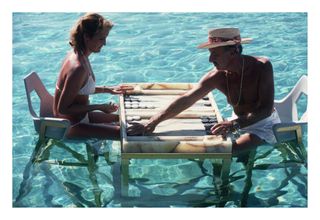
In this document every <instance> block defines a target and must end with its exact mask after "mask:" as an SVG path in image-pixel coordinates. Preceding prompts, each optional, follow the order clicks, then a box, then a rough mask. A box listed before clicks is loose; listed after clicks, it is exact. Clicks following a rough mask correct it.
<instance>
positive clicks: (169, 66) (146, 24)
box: [12, 13, 307, 207]
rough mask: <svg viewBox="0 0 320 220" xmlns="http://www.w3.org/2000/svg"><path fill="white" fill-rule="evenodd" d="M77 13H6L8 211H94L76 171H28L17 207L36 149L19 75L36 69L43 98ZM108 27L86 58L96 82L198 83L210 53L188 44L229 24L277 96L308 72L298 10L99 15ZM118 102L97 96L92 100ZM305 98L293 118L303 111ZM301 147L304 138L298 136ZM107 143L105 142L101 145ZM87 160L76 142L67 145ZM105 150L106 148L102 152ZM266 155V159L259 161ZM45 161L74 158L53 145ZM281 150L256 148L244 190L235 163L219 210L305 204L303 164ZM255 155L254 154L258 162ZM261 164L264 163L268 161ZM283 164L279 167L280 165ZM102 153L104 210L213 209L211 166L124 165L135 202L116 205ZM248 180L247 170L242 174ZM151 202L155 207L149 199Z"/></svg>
mask: <svg viewBox="0 0 320 220" xmlns="http://www.w3.org/2000/svg"><path fill="white" fill-rule="evenodd" d="M80 15H81V14H80V13H14V14H13V46H12V48H13V103H12V104H13V137H12V140H13V154H12V155H13V164H12V165H13V192H12V193H13V206H25V207H39V206H40V207H43V206H44V207H53V206H58V207H73V206H96V205H97V204H96V203H95V200H94V193H93V191H94V190H96V188H92V183H91V182H90V180H89V179H88V176H89V173H88V171H87V169H86V168H84V167H63V166H51V165H49V164H47V163H42V164H40V165H37V166H35V167H33V168H32V173H33V175H32V179H30V181H29V184H27V185H26V186H24V188H25V189H30V190H29V191H28V192H29V193H28V194H26V195H25V196H23V198H22V199H21V200H20V201H19V203H16V202H15V199H16V198H17V196H18V195H19V189H20V184H21V182H22V180H23V171H24V169H25V167H26V165H27V163H28V161H29V159H30V156H31V153H32V151H33V149H34V147H35V145H36V141H37V134H36V133H35V131H34V128H33V122H32V119H31V116H30V114H29V112H28V106H27V101H26V96H25V90H24V85H23V77H24V76H25V75H27V74H28V73H29V72H31V71H36V72H37V73H38V74H39V76H40V78H41V80H42V81H43V82H44V84H45V86H46V88H47V89H48V90H49V92H51V93H53V92H54V87H55V80H56V77H57V74H58V72H59V68H60V65H61V62H62V59H63V58H64V56H65V54H66V52H67V51H68V50H69V49H70V47H69V45H68V37H69V30H70V28H71V27H72V25H73V24H74V22H75V21H76V20H77V19H78V17H79V16H80ZM103 15H104V16H105V17H107V18H109V19H111V20H112V21H113V22H114V23H115V26H114V28H113V29H112V31H111V32H110V35H109V37H108V39H107V45H106V47H104V48H103V49H102V51H101V52H100V53H99V54H93V55H92V56H91V57H90V60H91V62H92V67H93V71H94V72H95V75H96V78H97V82H98V84H101V85H117V84H119V83H122V82H197V81H198V80H199V79H200V78H201V76H202V75H203V74H204V73H205V72H207V71H208V70H210V69H211V68H212V64H209V62H208V52H207V51H206V50H198V49H197V48H196V46H197V45H198V44H199V43H202V42H204V41H206V40H207V31H208V30H209V29H210V28H213V27H224V26H235V27H239V28H240V30H241V35H242V37H252V38H253V39H254V41H253V42H252V43H251V44H248V45H244V51H243V53H244V54H250V55H254V56H267V57H269V58H270V59H271V62H272V64H273V68H274V79H275V98H276V99H281V98H283V97H284V96H285V95H286V94H287V93H288V92H289V91H290V90H291V88H292V87H293V86H294V84H295V83H296V82H297V81H298V79H299V78H300V77H301V76H302V75H304V74H307V14H306V13H103ZM214 96H215V98H216V101H217V104H218V106H219V108H220V110H221V112H222V114H223V116H224V117H227V116H229V115H230V114H231V108H230V106H228V105H227V104H226V99H225V97H224V96H223V95H222V94H220V93H218V92H214ZM106 99H107V100H110V99H111V100H114V101H117V98H116V97H111V96H108V95H95V96H93V97H92V98H91V101H92V102H93V103H103V102H105V101H106ZM305 103H306V97H304V99H303V100H302V103H301V105H299V112H300V114H301V112H303V111H304V110H305V109H306V104H305ZM303 142H304V145H305V146H306V147H307V134H306V133H305V135H304V138H303ZM108 143H109V144H110V142H108ZM71 147H73V148H74V149H75V150H76V151H78V152H80V153H82V154H85V147H84V145H78V144H71ZM105 147H106V148H108V146H107V145H106V146H105ZM263 154H266V155H263ZM51 155H54V157H57V158H59V156H60V158H61V159H63V158H66V157H67V158H68V157H70V159H72V157H71V156H67V155H65V154H64V153H63V152H60V151H59V149H52V152H51ZM281 155H282V152H281V150H278V149H275V148H273V147H271V146H268V145H264V146H261V147H259V148H258V150H257V155H256V157H255V158H256V161H255V164H256V169H254V170H253V172H252V178H251V179H252V186H251V187H249V188H248V187H246V186H247V185H248V181H247V180H246V175H247V174H246V172H245V169H244V167H243V165H242V163H240V162H237V161H236V160H234V161H233V163H232V165H231V180H232V181H231V185H230V188H231V190H230V194H229V196H228V197H227V198H226V200H225V202H224V203H223V206H227V207H237V206H241V204H242V205H243V204H245V206H249V207H306V206H307V168H306V166H305V165H304V164H300V163H296V162H294V161H293V162H290V163H281V162H283V159H282V156H281ZM259 156H261V158H259ZM267 164H269V165H267ZM284 164H285V165H284ZM113 166H115V165H114V164H107V162H106V160H105V159H104V157H103V156H100V157H99V159H98V161H97V168H96V170H95V171H94V173H95V174H96V176H97V180H98V182H99V189H100V190H101V193H102V194H101V198H102V205H103V206H106V207H119V206H173V207H175V206H178V207H180V206H182V207H188V206H219V204H220V205H221V203H219V198H218V197H217V194H215V193H214V192H215V190H214V187H213V186H212V181H213V176H212V166H211V163H210V162H209V161H204V162H201V161H191V160H132V161H131V164H130V173H131V178H132V180H131V182H130V193H131V194H132V195H134V196H136V197H133V198H131V199H129V198H128V199H127V200H126V201H121V200H120V199H119V196H118V195H117V194H116V193H115V192H116V191H115V188H114V187H113V182H114V181H116V180H115V179H113V175H112V172H111V171H112V168H113ZM249 175H250V174H249ZM155 198H156V201H157V202H156V203H155V202H154V200H155Z"/></svg>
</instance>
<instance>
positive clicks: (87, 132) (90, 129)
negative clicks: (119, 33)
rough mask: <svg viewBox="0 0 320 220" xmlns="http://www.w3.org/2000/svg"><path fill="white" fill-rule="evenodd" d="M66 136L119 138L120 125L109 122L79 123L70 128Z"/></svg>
mask: <svg viewBox="0 0 320 220" xmlns="http://www.w3.org/2000/svg"><path fill="white" fill-rule="evenodd" d="M67 136H68V138H80V139H82V138H83V139H86V138H99V139H109V140H119V139H120V126H118V125H111V124H85V123H80V124H77V125H74V126H72V127H71V128H70V130H69V132H68V134H67Z"/></svg>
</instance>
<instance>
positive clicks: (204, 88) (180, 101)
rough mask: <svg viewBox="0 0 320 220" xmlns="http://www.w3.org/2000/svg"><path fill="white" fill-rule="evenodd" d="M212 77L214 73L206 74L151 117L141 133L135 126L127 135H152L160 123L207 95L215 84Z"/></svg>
mask: <svg viewBox="0 0 320 220" xmlns="http://www.w3.org/2000/svg"><path fill="white" fill-rule="evenodd" d="M213 75H214V72H209V73H208V74H206V75H205V76H204V77H203V78H202V79H201V80H200V81H199V83H198V84H197V85H196V86H195V87H194V88H193V89H191V90H190V91H188V92H186V93H185V94H183V95H182V96H180V97H178V98H177V99H175V100H174V101H173V102H172V103H171V104H170V105H169V106H168V107H167V108H165V109H163V110H162V111H160V112H159V113H158V114H156V115H154V116H153V117H151V118H150V119H149V121H148V123H147V124H146V125H144V128H142V129H143V131H141V126H140V127H138V126H136V127H132V128H130V129H128V133H130V134H131V135H134V134H139V133H152V132H153V131H154V129H155V127H156V126H157V125H158V124H159V123H160V122H162V121H165V120H167V119H170V118H173V117H174V116H176V115H178V114H179V113H180V112H182V111H184V110H185V109H187V108H189V107H190V106H192V105H193V104H194V103H195V102H196V101H198V100H199V99H201V98H202V97H204V96H205V95H206V94H208V92H210V91H211V90H212V89H214V88H215V83H214V80H213V79H212V78H213Z"/></svg>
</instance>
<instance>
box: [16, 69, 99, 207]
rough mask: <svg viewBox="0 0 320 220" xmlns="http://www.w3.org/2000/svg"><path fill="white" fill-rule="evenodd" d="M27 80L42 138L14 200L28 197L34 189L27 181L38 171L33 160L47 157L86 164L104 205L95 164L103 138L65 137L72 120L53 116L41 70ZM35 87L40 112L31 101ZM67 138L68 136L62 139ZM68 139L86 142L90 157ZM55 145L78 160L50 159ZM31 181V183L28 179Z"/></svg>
mask: <svg viewBox="0 0 320 220" xmlns="http://www.w3.org/2000/svg"><path fill="white" fill-rule="evenodd" d="M24 84H25V88H26V94H27V100H28V107H29V111H30V114H31V115H32V118H33V122H34V128H35V130H36V131H37V132H38V134H39V140H38V142H37V144H36V146H35V149H34V151H33V153H32V156H31V158H30V161H29V162H28V164H27V165H26V168H25V171H24V177H26V178H24V179H23V181H22V183H21V185H20V187H21V188H22V189H23V190H21V189H20V190H19V195H18V196H17V198H16V201H15V203H17V204H19V202H20V201H21V200H22V198H23V197H25V196H26V195H27V194H28V193H29V192H30V190H31V188H28V189H27V190H26V189H24V187H25V185H30V184H31V181H32V178H33V177H34V176H35V175H36V174H34V173H33V172H32V171H30V170H31V167H32V165H33V164H34V163H41V162H43V161H46V162H47V163H49V164H55V165H62V166H73V167H74V166H86V167H87V169H88V172H89V174H90V175H89V178H90V181H91V183H92V185H93V188H94V190H95V191H94V196H95V203H96V205H97V206H101V198H100V197H101V195H100V192H101V189H100V187H99V185H98V182H97V177H96V174H95V170H96V169H97V166H96V164H95V160H96V159H95V157H96V156H97V154H96V153H97V152H95V151H96V150H98V148H100V147H101V145H102V142H103V140H98V141H97V140H95V139H87V140H70V139H66V133H67V132H68V129H69V128H70V121H69V120H67V119H62V118H56V117H54V116H53V109H52V107H53V96H52V95H51V94H50V93H49V92H48V91H47V89H46V88H45V87H44V85H43V83H42V82H41V80H40V78H39V76H38V74H37V73H36V72H32V73H30V74H28V75H27V76H26V77H25V78H24ZM33 91H35V92H36V93H37V95H38V96H39V98H40V112H39V114H37V113H36V112H35V110H34V108H33V105H32V98H31V97H32V96H31V93H32V92H33ZM62 139H66V140H62ZM66 143H68V144H69V143H70V144H74V143H75V144H78V143H80V144H85V146H86V152H87V157H85V156H84V155H82V154H80V153H78V152H77V151H75V150H73V149H72V148H70V147H69V146H67V145H66ZM53 146H57V147H60V148H61V149H63V150H65V151H66V153H70V154H71V155H72V156H73V158H74V159H76V160H78V161H76V162H74V161H71V162H68V161H66V160H57V159H54V160H50V159H49V156H50V153H46V152H49V151H50V149H51V148H52V147H53ZM29 182H30V183H29Z"/></svg>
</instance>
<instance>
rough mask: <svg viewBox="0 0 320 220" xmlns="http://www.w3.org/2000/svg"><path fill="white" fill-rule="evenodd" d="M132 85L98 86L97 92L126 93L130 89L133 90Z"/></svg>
mask: <svg viewBox="0 0 320 220" xmlns="http://www.w3.org/2000/svg"><path fill="white" fill-rule="evenodd" d="M133 89H134V88H133V87H132V86H124V85H121V86H97V87H96V91H95V93H110V94H114V95H117V94H124V93H125V92H126V91H128V90H133Z"/></svg>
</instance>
